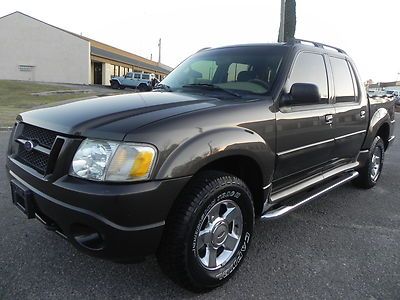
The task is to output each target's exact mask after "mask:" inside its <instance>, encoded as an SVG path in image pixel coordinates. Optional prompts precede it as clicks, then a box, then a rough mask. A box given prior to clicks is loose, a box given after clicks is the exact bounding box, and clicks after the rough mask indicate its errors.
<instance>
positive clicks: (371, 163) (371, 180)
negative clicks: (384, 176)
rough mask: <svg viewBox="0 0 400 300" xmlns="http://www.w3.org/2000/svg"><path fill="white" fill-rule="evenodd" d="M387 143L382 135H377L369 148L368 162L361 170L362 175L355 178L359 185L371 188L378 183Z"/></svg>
mask: <svg viewBox="0 0 400 300" xmlns="http://www.w3.org/2000/svg"><path fill="white" fill-rule="evenodd" d="M384 157H385V145H384V143H383V140H382V139H381V137H380V136H377V137H375V139H374V141H373V142H372V145H371V148H370V149H369V157H368V162H367V163H366V164H365V166H364V167H363V168H361V169H360V170H359V173H360V175H359V176H358V177H357V179H356V180H355V184H356V185H357V186H359V187H362V188H365V189H369V188H372V187H373V186H375V185H376V183H377V182H378V179H379V177H380V175H381V173H382V167H383V159H384Z"/></svg>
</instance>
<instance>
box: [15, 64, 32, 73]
mask: <svg viewBox="0 0 400 300" xmlns="http://www.w3.org/2000/svg"><path fill="white" fill-rule="evenodd" d="M34 68H35V66H31V65H19V66H18V69H19V70H20V71H21V72H32V71H33V69H34Z"/></svg>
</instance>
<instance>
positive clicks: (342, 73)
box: [330, 57, 356, 102]
mask: <svg viewBox="0 0 400 300" xmlns="http://www.w3.org/2000/svg"><path fill="white" fill-rule="evenodd" d="M330 61H331V65H332V73H333V81H334V83H335V95H336V102H355V101H356V96H355V93H354V85H353V79H352V76H351V73H350V68H349V64H348V63H347V61H346V60H344V59H341V58H336V57H330Z"/></svg>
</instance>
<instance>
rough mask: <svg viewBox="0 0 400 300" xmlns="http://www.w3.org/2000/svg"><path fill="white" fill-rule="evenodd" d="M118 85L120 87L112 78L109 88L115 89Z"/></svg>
mask: <svg viewBox="0 0 400 300" xmlns="http://www.w3.org/2000/svg"><path fill="white" fill-rule="evenodd" d="M120 87H121V85H120V84H119V82H118V81H116V80H113V81H112V82H111V88H112V89H114V90H117V89H119V88H120Z"/></svg>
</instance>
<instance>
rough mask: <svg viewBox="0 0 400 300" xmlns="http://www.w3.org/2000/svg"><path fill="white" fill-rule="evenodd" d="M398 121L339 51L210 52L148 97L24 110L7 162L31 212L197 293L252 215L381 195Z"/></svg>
mask: <svg viewBox="0 0 400 300" xmlns="http://www.w3.org/2000/svg"><path fill="white" fill-rule="evenodd" d="M394 115H395V113H394V103H393V100H391V99H388V98H376V99H369V98H368V96H367V94H366V91H365V88H364V86H363V84H362V80H361V79H360V77H359V75H358V72H357V70H356V68H355V65H354V63H353V61H352V60H351V59H350V57H349V56H348V55H347V54H346V53H345V52H344V51H343V50H341V49H339V48H335V47H332V46H327V45H324V44H321V43H318V42H307V41H306V42H305V41H303V40H291V41H290V42H287V43H272V44H249V45H236V46H228V47H221V48H213V49H203V50H201V51H199V52H197V53H195V54H194V55H192V56H191V57H189V58H188V59H186V60H185V61H184V62H183V63H182V64H180V65H179V66H178V67H177V68H176V69H175V70H173V71H172V72H171V73H170V74H169V75H168V76H167V77H166V78H165V79H164V80H163V81H162V82H161V83H160V84H159V85H158V86H157V88H156V89H154V90H153V91H152V92H150V93H136V94H130V95H118V96H112V97H104V98H101V99H89V100H84V101H80V102H74V103H69V104H64V105H61V106H58V107H50V108H43V109H38V110H34V111H29V112H25V113H22V114H20V115H19V116H18V117H17V119H16V123H15V126H14V128H13V131H12V134H11V137H10V142H9V148H8V156H7V163H6V164H7V165H6V168H7V173H8V176H9V179H10V183H11V191H12V199H13V202H14V204H15V205H16V206H17V207H18V208H19V209H21V210H22V211H23V212H24V213H25V214H26V216H27V217H28V218H36V219H38V220H39V221H41V222H42V223H43V224H44V225H45V227H46V228H47V229H49V230H53V231H54V232H56V233H57V234H59V235H60V236H62V237H64V238H65V239H67V240H69V241H70V242H71V243H72V244H73V245H74V246H75V247H76V248H77V249H79V250H81V251H83V252H85V253H87V254H90V255H94V256H97V257H102V258H106V259H110V260H114V261H119V262H126V261H132V259H135V260H136V259H141V258H143V257H145V256H147V255H150V254H156V255H157V258H158V261H159V263H160V265H161V268H162V270H163V271H164V272H165V273H166V274H167V275H169V276H170V277H171V278H172V279H173V280H174V281H175V282H177V283H179V284H181V285H182V286H184V287H186V288H188V289H190V290H193V291H197V292H200V291H207V290H210V289H212V288H215V287H217V286H219V285H221V284H223V283H224V282H226V281H227V280H228V279H229V278H231V276H232V275H233V274H234V272H235V271H236V270H237V269H238V268H239V266H240V265H241V263H242V262H243V260H244V257H245V255H246V253H247V252H248V249H249V247H250V244H251V241H252V239H253V226H254V223H255V220H256V219H261V220H262V221H268V220H271V219H275V218H278V217H282V216H284V215H286V214H287V213H290V212H292V211H293V210H295V209H297V208H298V207H300V206H302V205H304V204H305V203H308V202H309V201H311V200H313V199H315V198H317V197H318V196H320V195H323V194H325V193H328V192H329V191H331V190H333V189H334V188H336V187H339V186H341V185H343V184H345V183H347V182H350V181H353V182H354V183H355V184H357V185H358V186H360V187H363V188H371V187H373V186H374V185H375V184H376V183H377V181H378V179H379V177H380V174H381V172H382V166H383V161H384V155H385V151H386V150H387V149H388V147H389V146H390V144H391V143H392V142H393V140H394V136H393V128H394V123H395V117H394ZM27 230H29V229H27ZM35 242H37V241H35ZM266 251H267V250H266ZM265 255H267V253H266V254H265Z"/></svg>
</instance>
